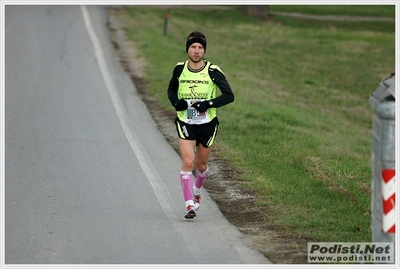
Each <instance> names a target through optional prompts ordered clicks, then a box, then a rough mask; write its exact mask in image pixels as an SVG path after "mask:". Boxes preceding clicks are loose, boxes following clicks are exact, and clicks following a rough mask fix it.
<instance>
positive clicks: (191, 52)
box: [188, 42, 204, 63]
mask: <svg viewBox="0 0 400 269" xmlns="http://www.w3.org/2000/svg"><path fill="white" fill-rule="evenodd" d="M203 56H204V47H203V45H201V44H200V43H197V42H196V43H193V44H192V45H191V46H190V47H189V49H188V57H189V59H190V60H191V61H192V62H194V63H198V62H200V61H201V60H202V59H203Z"/></svg>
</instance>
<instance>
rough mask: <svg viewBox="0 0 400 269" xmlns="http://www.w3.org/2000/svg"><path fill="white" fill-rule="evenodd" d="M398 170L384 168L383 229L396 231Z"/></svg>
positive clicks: (386, 231)
mask: <svg viewBox="0 0 400 269" xmlns="http://www.w3.org/2000/svg"><path fill="white" fill-rule="evenodd" d="M395 174H396V171H395V170H393V169H383V170H382V179H383V181H382V206H383V216H382V231H383V232H384V233H395V229H396V212H395V203H396V177H395Z"/></svg>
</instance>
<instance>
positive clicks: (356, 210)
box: [120, 6, 395, 242]
mask: <svg viewBox="0 0 400 269" xmlns="http://www.w3.org/2000/svg"><path fill="white" fill-rule="evenodd" d="M394 9H395V7H394V6H270V10H271V11H285V12H305V13H309V14H317V15H324V14H325V15H326V14H339V15H340V14H343V15H354V16H386V17H394ZM121 12H122V13H121V14H120V16H124V17H125V20H126V21H128V24H127V26H126V27H125V31H126V34H127V36H128V37H129V38H130V39H131V40H132V41H133V42H134V43H135V45H136V46H137V48H138V51H139V53H140V55H139V56H140V57H141V58H142V59H145V70H144V71H145V74H144V80H145V83H146V85H147V92H146V94H148V95H150V96H152V97H153V98H155V100H156V102H157V104H158V105H159V106H161V107H162V108H164V109H166V110H168V111H171V112H173V108H172V107H171V106H170V104H169V101H168V99H167V95H166V90H167V86H168V81H169V79H170V77H171V74H172V69H173V67H174V65H175V64H176V63H177V62H179V61H184V60H186V58H187V56H186V53H185V40H186V36H187V35H188V33H190V32H191V31H193V30H199V31H202V32H204V33H205V34H206V37H207V42H208V46H207V53H206V55H205V58H206V59H208V60H209V61H211V62H213V63H215V64H217V65H219V66H220V67H221V69H222V70H223V71H224V73H225V75H226V77H227V79H228V81H229V83H230V85H231V86H232V89H233V91H234V93H235V102H234V103H232V104H230V105H228V106H226V107H223V108H220V109H219V110H218V117H219V119H220V122H221V127H220V132H219V134H218V138H217V140H216V149H217V150H218V152H222V153H223V156H224V158H226V159H227V160H229V163H230V165H232V166H233V167H234V168H235V169H236V170H237V171H239V172H240V180H241V181H243V182H244V184H243V186H244V187H245V188H247V189H248V190H249V191H251V192H252V193H254V195H255V196H256V203H255V204H256V206H257V207H260V208H268V212H267V213H266V214H265V215H263V216H262V218H263V221H264V222H265V223H269V224H271V226H273V227H274V228H275V229H278V230H279V231H280V232H282V233H288V234H292V235H294V236H296V237H299V238H300V237H302V238H308V240H314V241H324V242H327V241H330V242H339V241H342V242H368V241H370V240H371V231H370V218H371V212H370V206H371V205H370V196H371V188H370V182H371V148H370V139H371V138H370V135H371V117H372V111H371V110H370V108H369V106H368V99H369V97H370V95H371V93H372V92H373V91H374V90H375V89H376V88H377V87H378V85H379V83H380V81H381V80H382V79H383V78H385V77H387V76H389V75H390V74H391V73H393V72H395V23H394V21H393V22H383V21H363V22H354V21H353V22H349V21H324V20H317V21H316V20H306V19H299V18H296V19H295V18H289V17H284V16H278V15H276V16H272V18H271V19H269V20H265V21H260V20H257V19H256V18H252V17H248V16H245V15H243V13H242V12H240V11H239V10H238V9H237V7H235V6H224V8H215V9H210V8H205V9H198V8H196V9H190V8H183V7H179V6H176V7H170V8H164V9H161V8H157V7H145V6H136V7H135V6H130V7H125V8H124V9H123V10H122V11H121ZM165 13H168V15H169V16H168V24H167V32H166V34H164V23H165V19H164V15H165Z"/></svg>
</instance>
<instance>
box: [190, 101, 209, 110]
mask: <svg viewBox="0 0 400 269" xmlns="http://www.w3.org/2000/svg"><path fill="white" fill-rule="evenodd" d="M192 107H193V108H195V109H196V110H197V111H199V112H205V111H206V110H207V109H208V107H209V105H208V101H201V102H197V103H194V104H193V105H192Z"/></svg>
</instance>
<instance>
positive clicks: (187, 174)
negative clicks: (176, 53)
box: [168, 31, 234, 219]
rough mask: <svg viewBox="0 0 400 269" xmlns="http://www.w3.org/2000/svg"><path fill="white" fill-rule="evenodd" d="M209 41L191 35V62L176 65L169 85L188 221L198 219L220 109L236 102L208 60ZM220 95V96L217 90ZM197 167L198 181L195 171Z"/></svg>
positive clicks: (188, 43)
mask: <svg viewBox="0 0 400 269" xmlns="http://www.w3.org/2000/svg"><path fill="white" fill-rule="evenodd" d="M206 48H207V40H206V37H205V36H204V34H203V33H201V32H197V31H195V32H192V33H190V34H189V36H188V37H187V39H186V52H187V55H188V58H189V59H188V60H186V61H185V62H179V63H177V64H176V65H175V68H174V70H173V73H172V78H171V80H170V82H169V86H168V99H169V100H170V102H171V104H172V106H174V107H175V110H176V111H177V117H176V119H175V124H176V130H177V132H178V136H179V150H180V154H181V158H182V167H181V171H180V182H181V185H182V191H183V196H184V199H185V208H186V213H185V215H184V217H185V218H186V219H193V218H195V217H196V211H197V210H198V209H199V207H200V200H201V189H202V187H203V184H204V181H205V180H206V178H207V176H208V174H209V169H208V159H209V157H210V153H211V146H212V145H213V143H214V140H215V137H216V135H217V130H218V126H219V121H218V118H217V109H216V108H218V107H221V106H224V105H226V104H229V103H231V102H233V101H234V94H233V92H232V89H231V87H230V85H229V83H228V81H227V80H226V78H225V75H224V73H223V72H222V70H221V69H220V68H219V66H217V65H214V64H212V63H210V62H209V61H207V60H205V59H204V58H203V57H204V54H205V53H206ZM218 88H219V90H220V91H221V94H220V95H219V96H217V89H218ZM195 165H196V178H194V176H193V173H192V171H193V168H194V166H195Z"/></svg>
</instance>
